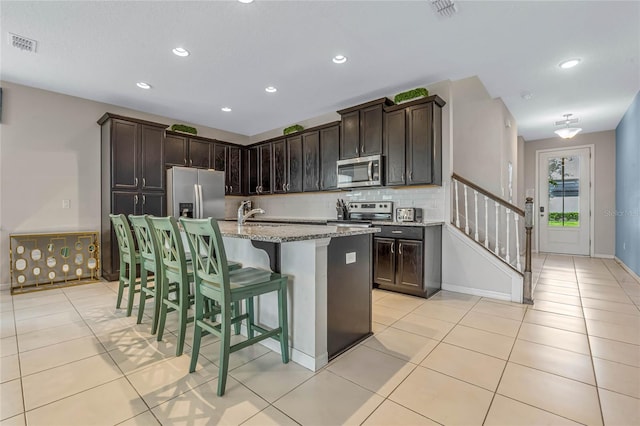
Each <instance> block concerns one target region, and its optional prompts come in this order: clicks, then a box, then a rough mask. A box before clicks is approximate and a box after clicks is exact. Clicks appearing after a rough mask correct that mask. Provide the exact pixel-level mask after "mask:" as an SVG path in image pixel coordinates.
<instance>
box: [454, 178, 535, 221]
mask: <svg viewBox="0 0 640 426" xmlns="http://www.w3.org/2000/svg"><path fill="white" fill-rule="evenodd" d="M451 178H452V179H455V180H457V181H458V182H461V183H463V184H465V185H467V186H468V187H469V188H472V189H474V190H476V191H478V192H479V193H481V194H482V195H485V196H487V197H489V198H491V199H492V200H493V201H495V202H497V203H499V204H502V205H503V206H504V207H506V208H508V209H509V210H511V211H513V212H515V213H517V214H518V215H519V216H522V217H524V210H522V209H521V208H519V207H518V206H515V205H513V204H511V203H509V202H508V201H504V200H503V199H502V198H500V197H498V196H497V195H495V194H492V193H491V192H489V191H487V190H486V189H483V188H480V187H479V186H478V185H476V184H475V183H473V182H471V181H469V180H468V179H465V178H463V177H462V176H460V175H458V174H456V173H453V174H452V175H451Z"/></svg>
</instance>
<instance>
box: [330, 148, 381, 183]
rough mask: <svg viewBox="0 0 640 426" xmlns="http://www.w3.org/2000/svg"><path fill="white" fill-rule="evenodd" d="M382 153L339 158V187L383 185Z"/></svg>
mask: <svg viewBox="0 0 640 426" xmlns="http://www.w3.org/2000/svg"><path fill="white" fill-rule="evenodd" d="M381 159H382V158H381V156H380V155H372V156H370V157H359V158H352V159H348V160H339V161H338V162H337V163H336V164H337V170H338V188H355V187H359V186H380V185H382V168H381V167H382V161H381Z"/></svg>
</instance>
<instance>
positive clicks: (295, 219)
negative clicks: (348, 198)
mask: <svg viewBox="0 0 640 426" xmlns="http://www.w3.org/2000/svg"><path fill="white" fill-rule="evenodd" d="M226 220H228V221H235V219H230V218H229V219H226ZM336 220H337V219H335V218H329V219H324V218H300V217H261V216H258V217H252V218H250V219H247V223H302V224H307V223H308V224H310V225H326V224H327V221H332V222H335V221H336ZM371 223H372V225H375V226H383V225H387V226H438V225H444V222H443V221H440V220H435V221H433V220H431V221H424V222H395V221H387V220H374V221H373V222H371Z"/></svg>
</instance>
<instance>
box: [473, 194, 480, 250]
mask: <svg viewBox="0 0 640 426" xmlns="http://www.w3.org/2000/svg"><path fill="white" fill-rule="evenodd" d="M473 202H474V207H475V212H476V215H475V218H476V221H475V223H474V226H475V230H476V232H475V235H474V237H475V238H476V241H478V240H479V238H478V228H479V226H478V191H476V190H475V189H474V190H473Z"/></svg>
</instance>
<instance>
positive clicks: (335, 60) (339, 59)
mask: <svg viewBox="0 0 640 426" xmlns="http://www.w3.org/2000/svg"><path fill="white" fill-rule="evenodd" d="M345 62H347V57H346V56H344V55H336V56H334V57H333V63H334V64H344V63H345Z"/></svg>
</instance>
